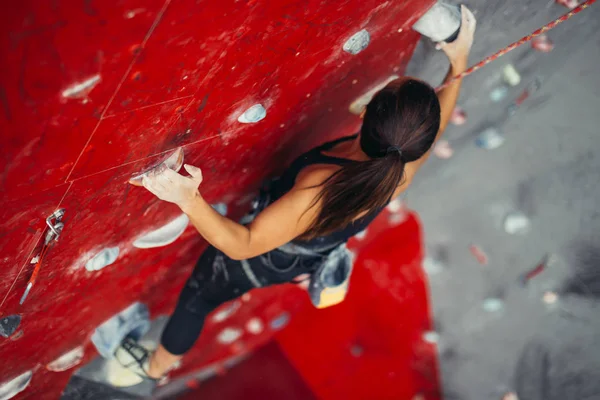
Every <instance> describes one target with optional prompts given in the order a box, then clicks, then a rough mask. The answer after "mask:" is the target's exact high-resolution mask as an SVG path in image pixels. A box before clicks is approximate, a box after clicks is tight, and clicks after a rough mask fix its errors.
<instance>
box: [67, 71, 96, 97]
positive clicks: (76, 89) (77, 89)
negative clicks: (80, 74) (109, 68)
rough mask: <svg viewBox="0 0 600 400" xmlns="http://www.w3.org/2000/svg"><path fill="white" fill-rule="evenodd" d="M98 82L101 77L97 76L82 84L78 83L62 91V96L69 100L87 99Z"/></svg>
mask: <svg viewBox="0 0 600 400" xmlns="http://www.w3.org/2000/svg"><path fill="white" fill-rule="evenodd" d="M98 82H100V75H98V74H96V75H94V76H92V77H90V78H88V79H86V80H84V81H82V82H77V83H74V84H73V85H71V86H69V87H68V88H66V89H65V90H63V91H62V96H63V97H65V98H68V99H78V98H82V97H87V95H88V94H89V93H90V92H91V91H92V89H93V88H94V87H95V86H96V85H97V84H98Z"/></svg>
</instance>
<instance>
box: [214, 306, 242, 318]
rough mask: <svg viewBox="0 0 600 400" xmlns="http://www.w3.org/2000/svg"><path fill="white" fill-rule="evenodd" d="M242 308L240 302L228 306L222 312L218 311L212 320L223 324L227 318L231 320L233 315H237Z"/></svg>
mask: <svg viewBox="0 0 600 400" xmlns="http://www.w3.org/2000/svg"><path fill="white" fill-rule="evenodd" d="M239 308H240V302H239V301H234V302H232V303H231V304H229V305H227V306H226V307H225V308H223V309H222V310H220V311H217V312H216V313H215V315H213V317H212V320H213V321H214V322H223V321H225V320H226V319H227V318H229V317H230V316H231V315H232V314H233V313H235V312H236V311H237V310H238V309H239Z"/></svg>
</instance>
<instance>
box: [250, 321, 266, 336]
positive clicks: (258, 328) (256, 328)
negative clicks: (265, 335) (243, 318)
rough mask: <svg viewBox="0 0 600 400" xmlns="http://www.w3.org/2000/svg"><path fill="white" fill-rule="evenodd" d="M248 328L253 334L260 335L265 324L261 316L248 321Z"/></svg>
mask: <svg viewBox="0 0 600 400" xmlns="http://www.w3.org/2000/svg"><path fill="white" fill-rule="evenodd" d="M246 330H247V331H248V332H250V333H251V334H253V335H258V334H260V333H261V332H262V331H263V330H264V326H263V323H262V321H261V320H260V318H256V317H254V318H252V319H250V320H249V321H248V322H246Z"/></svg>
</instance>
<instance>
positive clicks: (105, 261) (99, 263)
mask: <svg viewBox="0 0 600 400" xmlns="http://www.w3.org/2000/svg"><path fill="white" fill-rule="evenodd" d="M117 257H119V248H118V247H107V248H105V249H102V250H100V252H99V253H98V254H96V255H95V256H94V257H92V258H90V259H89V260H88V261H87V262H86V263H85V269H87V270H88V271H99V270H101V269H102V268H104V267H106V266H108V265H110V264H112V263H114V262H115V261H116V260H117Z"/></svg>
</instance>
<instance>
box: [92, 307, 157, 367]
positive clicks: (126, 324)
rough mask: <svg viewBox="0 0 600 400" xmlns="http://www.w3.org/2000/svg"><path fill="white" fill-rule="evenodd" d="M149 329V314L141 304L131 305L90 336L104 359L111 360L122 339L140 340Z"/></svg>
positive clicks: (105, 322) (146, 308)
mask: <svg viewBox="0 0 600 400" xmlns="http://www.w3.org/2000/svg"><path fill="white" fill-rule="evenodd" d="M149 329H150V312H149V311H148V307H146V305H144V304H142V303H137V302H136V303H133V304H132V305H130V306H129V307H127V308H126V309H124V310H123V311H121V312H120V313H118V314H116V315H114V316H113V317H111V318H110V319H108V320H106V321H104V322H103V323H102V324H101V325H100V326H99V327H97V328H96V330H95V331H94V334H93V335H92V343H94V346H96V350H98V353H100V355H101V356H102V357H104V358H111V357H113V354H114V353H115V350H117V347H119V345H120V344H121V342H122V341H123V339H125V337H127V336H131V337H133V338H134V339H136V340H137V339H139V338H141V337H142V336H143V335H144V334H145V333H146V332H148V330H149Z"/></svg>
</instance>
